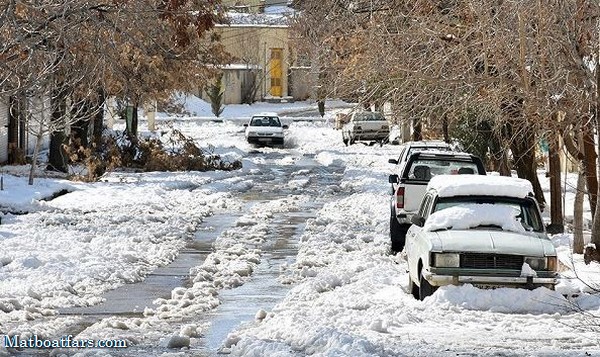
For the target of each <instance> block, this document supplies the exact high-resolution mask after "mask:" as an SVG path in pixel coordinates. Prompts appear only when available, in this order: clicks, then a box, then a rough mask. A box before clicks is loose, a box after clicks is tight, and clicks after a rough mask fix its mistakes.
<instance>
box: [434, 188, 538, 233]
mask: <svg viewBox="0 0 600 357" xmlns="http://www.w3.org/2000/svg"><path fill="white" fill-rule="evenodd" d="M474 205H475V206H479V207H482V208H483V207H484V206H489V205H494V206H502V207H506V208H511V209H512V210H513V211H514V217H515V219H516V220H517V221H518V222H520V223H521V225H522V226H523V228H525V230H527V231H536V232H543V231H544V228H543V225H542V220H541V218H540V215H539V211H538V209H537V206H536V205H535V203H534V202H533V201H532V200H529V199H519V198H509V197H494V196H490V197H440V198H439V200H438V202H437V203H436V205H435V207H434V209H433V212H439V211H442V210H444V209H447V208H450V207H461V206H462V207H467V206H468V207H473V206H474Z"/></svg>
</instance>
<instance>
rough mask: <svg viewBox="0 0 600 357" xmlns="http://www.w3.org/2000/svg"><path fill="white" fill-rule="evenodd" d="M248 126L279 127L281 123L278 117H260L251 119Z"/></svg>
mask: <svg viewBox="0 0 600 357" xmlns="http://www.w3.org/2000/svg"><path fill="white" fill-rule="evenodd" d="M250 126H281V122H280V121H279V118H278V117H270V116H264V117H263V116H260V117H252V120H251V121H250Z"/></svg>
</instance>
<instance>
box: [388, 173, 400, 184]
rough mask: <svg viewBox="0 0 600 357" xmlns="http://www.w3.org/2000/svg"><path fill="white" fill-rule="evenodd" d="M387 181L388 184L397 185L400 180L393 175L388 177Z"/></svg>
mask: <svg viewBox="0 0 600 357" xmlns="http://www.w3.org/2000/svg"><path fill="white" fill-rule="evenodd" d="M388 181H389V183H398V182H400V178H399V177H398V175H396V174H394V175H390V176H389V178H388Z"/></svg>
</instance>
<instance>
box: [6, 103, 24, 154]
mask: <svg viewBox="0 0 600 357" xmlns="http://www.w3.org/2000/svg"><path fill="white" fill-rule="evenodd" d="M22 113H23V108H22V102H21V101H20V100H19V98H18V97H13V96H11V97H10V98H9V111H8V163H9V164H18V163H21V161H22V158H20V157H19V156H20V155H19V118H20V117H21V115H22Z"/></svg>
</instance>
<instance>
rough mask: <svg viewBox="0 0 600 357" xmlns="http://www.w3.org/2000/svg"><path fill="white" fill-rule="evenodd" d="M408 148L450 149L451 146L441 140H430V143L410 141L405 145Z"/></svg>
mask: <svg viewBox="0 0 600 357" xmlns="http://www.w3.org/2000/svg"><path fill="white" fill-rule="evenodd" d="M405 145H407V146H411V147H428V146H442V147H450V144H448V143H446V142H445V141H441V140H429V141H409V142H407V143H405Z"/></svg>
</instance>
